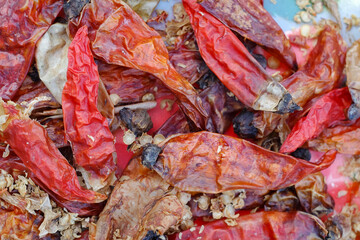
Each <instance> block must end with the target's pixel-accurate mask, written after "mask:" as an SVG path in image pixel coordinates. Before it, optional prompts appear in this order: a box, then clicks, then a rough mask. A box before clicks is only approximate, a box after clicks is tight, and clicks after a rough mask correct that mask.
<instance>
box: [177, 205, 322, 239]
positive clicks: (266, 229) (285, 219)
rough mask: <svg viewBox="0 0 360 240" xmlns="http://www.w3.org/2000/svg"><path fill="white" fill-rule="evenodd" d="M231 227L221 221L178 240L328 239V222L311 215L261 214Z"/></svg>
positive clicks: (206, 225)
mask: <svg viewBox="0 0 360 240" xmlns="http://www.w3.org/2000/svg"><path fill="white" fill-rule="evenodd" d="M233 221H234V222H236V225H235V226H231V227H230V226H228V225H227V224H226V223H225V221H224V220H218V221H214V222H210V223H207V224H205V225H201V226H197V227H194V228H195V229H193V228H192V229H189V230H186V231H184V232H180V233H177V234H176V237H175V238H174V239H176V240H190V239H191V240H193V239H202V240H214V239H221V240H234V239H237V240H245V239H246V240H247V239H252V240H256V239H259V240H263V239H278V240H282V239H283V240H289V239H293V240H295V239H297V240H301V239H325V237H326V235H327V230H326V229H325V225H324V223H323V222H322V221H321V220H320V219H318V218H317V217H315V216H312V215H310V214H307V213H304V212H299V211H294V212H275V211H274V212H272V211H269V212H257V213H254V214H249V215H244V216H240V217H238V218H236V219H234V220H233Z"/></svg>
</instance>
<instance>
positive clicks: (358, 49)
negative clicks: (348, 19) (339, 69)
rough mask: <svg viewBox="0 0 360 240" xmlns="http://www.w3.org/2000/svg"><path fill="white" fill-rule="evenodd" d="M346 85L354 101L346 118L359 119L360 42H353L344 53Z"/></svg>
mask: <svg viewBox="0 0 360 240" xmlns="http://www.w3.org/2000/svg"><path fill="white" fill-rule="evenodd" d="M346 84H347V86H348V87H349V91H350V93H351V97H352V99H353V101H354V104H353V105H352V106H351V107H350V109H349V111H348V117H349V119H351V120H353V119H357V118H359V117H360V40H358V41H356V42H354V43H353V45H352V46H351V47H350V48H349V50H348V51H347V53H346Z"/></svg>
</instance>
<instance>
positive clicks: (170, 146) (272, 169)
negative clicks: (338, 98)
mask: <svg viewBox="0 0 360 240" xmlns="http://www.w3.org/2000/svg"><path fill="white" fill-rule="evenodd" d="M335 157H336V151H335V150H332V151H328V152H327V153H325V154H324V155H323V156H322V158H321V159H320V160H319V161H318V162H317V163H310V162H307V161H305V160H302V159H297V158H294V157H292V156H289V155H284V154H280V153H276V152H272V151H269V150H266V149H264V148H261V147H259V146H258V145H255V144H253V143H251V142H249V141H246V140H244V139H238V138H233V137H230V136H225V135H221V134H216V133H210V132H197V133H189V134H183V135H180V136H176V137H174V138H170V139H169V140H168V141H167V142H166V143H165V144H164V146H163V150H162V153H161V154H160V155H159V159H158V161H157V162H156V164H155V165H154V167H153V168H154V169H155V171H156V172H158V173H159V174H160V175H161V176H162V177H163V178H164V179H165V180H166V181H167V182H169V183H170V184H171V185H173V186H175V187H176V188H178V189H181V190H183V191H189V192H203V193H219V192H224V191H227V190H234V189H241V188H245V189H267V190H276V189H280V188H285V187H288V186H291V185H293V184H295V183H297V182H298V181H300V180H301V179H302V178H304V177H305V176H307V175H308V174H311V173H314V172H318V171H321V170H323V169H325V168H327V167H328V166H330V165H331V164H332V162H333V161H334V159H335Z"/></svg>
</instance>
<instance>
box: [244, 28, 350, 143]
mask: <svg viewBox="0 0 360 240" xmlns="http://www.w3.org/2000/svg"><path fill="white" fill-rule="evenodd" d="M345 55H346V44H345V42H344V40H343V39H342V37H341V35H340V33H339V31H338V30H337V29H336V28H334V27H332V26H329V25H325V26H324V27H323V30H322V31H321V32H320V34H319V36H318V38H317V44H316V46H315V47H314V48H313V50H312V51H311V52H310V54H309V56H308V60H307V62H306V64H305V65H304V66H303V67H301V68H300V69H299V70H298V71H297V72H295V73H294V74H293V75H291V76H290V77H288V78H286V79H284V80H283V81H282V82H281V84H282V85H283V86H284V87H285V88H286V89H287V90H288V91H289V93H290V94H291V96H292V97H293V100H294V101H295V102H296V103H297V104H298V105H299V106H300V107H304V106H305V104H306V103H308V102H309V101H310V100H311V99H314V98H316V97H318V96H321V95H322V94H324V93H327V92H329V91H331V90H332V89H335V88H337V87H338V86H339V85H340V84H341V81H342V78H341V76H342V74H343V71H344V67H345ZM292 116H293V115H290V117H289V119H291V118H292ZM281 118H282V116H281V115H279V114H274V113H269V112H256V113H255V114H254V118H253V120H252V124H251V125H253V126H255V127H256V128H257V129H258V134H257V138H262V137H265V136H267V135H269V134H270V133H271V132H272V131H273V130H274V129H275V128H276V127H277V126H278V124H279V121H280V120H281Z"/></svg>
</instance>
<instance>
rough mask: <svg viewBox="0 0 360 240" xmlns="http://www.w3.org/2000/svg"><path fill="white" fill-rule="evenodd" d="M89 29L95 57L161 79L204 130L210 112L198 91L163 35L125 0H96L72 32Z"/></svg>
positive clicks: (184, 109)
mask: <svg viewBox="0 0 360 240" xmlns="http://www.w3.org/2000/svg"><path fill="white" fill-rule="evenodd" d="M83 25H87V26H88V27H89V38H90V41H91V43H92V50H93V52H94V54H95V55H96V56H97V57H98V58H100V59H103V60H105V61H106V62H107V63H111V64H116V65H120V66H125V67H130V68H136V69H139V70H142V71H145V72H149V73H151V74H153V75H155V76H156V77H158V78H159V79H160V80H161V81H162V82H163V84H164V85H165V86H166V87H168V88H169V89H170V90H171V91H172V92H173V94H174V95H175V96H176V97H177V99H178V102H179V106H180V108H181V109H182V110H183V111H184V113H185V114H186V115H187V116H188V118H189V119H190V120H191V121H192V122H193V123H194V124H195V125H196V126H197V127H198V128H200V129H204V126H205V123H204V118H206V117H207V113H206V112H205V110H204V109H203V107H202V105H201V100H200V98H199V97H198V96H197V93H196V91H195V89H194V88H193V87H192V85H191V84H190V83H189V82H188V81H186V80H185V79H184V78H183V77H182V76H181V75H180V74H179V73H177V72H176V70H175V69H174V67H173V66H172V65H171V63H170V61H169V56H168V52H167V49H166V46H165V44H164V42H163V40H162V38H161V36H160V35H159V34H158V33H157V32H156V31H155V30H154V29H152V28H150V27H149V26H148V25H146V23H145V22H144V21H143V20H142V19H141V17H140V16H139V15H137V14H136V13H135V12H134V11H133V10H132V9H131V8H130V7H129V6H128V5H126V4H125V3H124V2H122V1H116V2H115V1H114V2H112V1H104V0H94V1H91V3H90V4H88V5H86V6H85V7H84V9H83V11H82V14H81V16H80V18H79V19H77V20H73V21H72V22H71V23H70V26H69V27H70V31H71V32H74V30H76V29H77V28H78V27H81V26H83Z"/></svg>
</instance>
